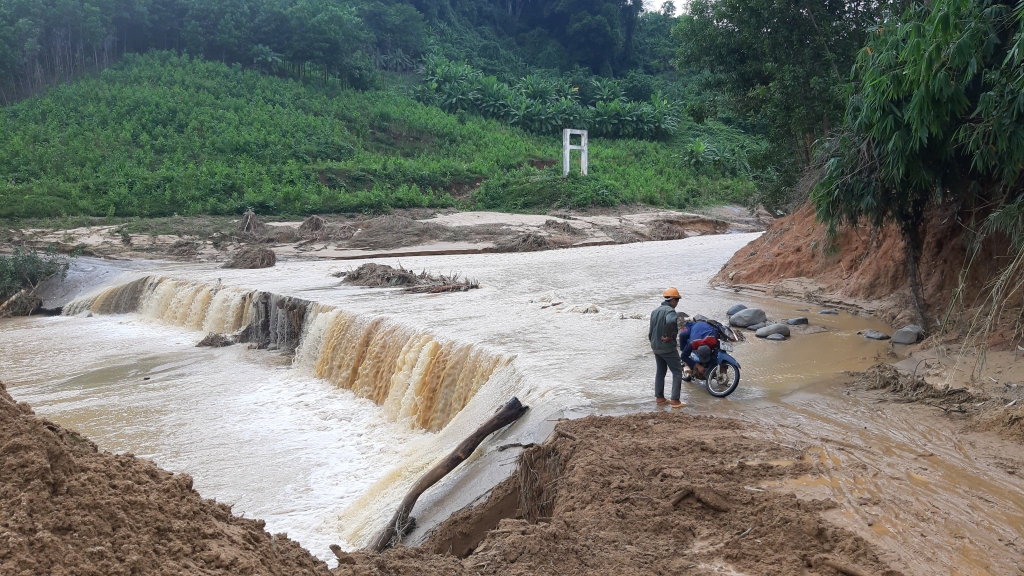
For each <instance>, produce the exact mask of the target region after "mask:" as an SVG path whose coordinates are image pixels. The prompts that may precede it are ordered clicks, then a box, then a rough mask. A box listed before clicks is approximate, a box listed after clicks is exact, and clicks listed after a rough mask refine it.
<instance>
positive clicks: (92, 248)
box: [0, 206, 771, 262]
mask: <svg viewBox="0 0 1024 576" xmlns="http://www.w3.org/2000/svg"><path fill="white" fill-rule="evenodd" d="M323 218H324V224H325V226H324V227H323V228H322V229H318V230H316V231H311V230H308V229H307V228H308V226H307V227H306V228H303V226H302V221H300V220H296V221H280V220H279V219H277V220H276V221H275V219H273V218H271V219H263V218H259V220H260V222H259V225H258V226H257V227H256V229H255V231H254V232H243V231H241V230H239V222H240V218H239V217H227V216H224V217H221V216H194V217H173V218H153V219H144V220H143V219H137V220H127V221H121V222H117V223H114V222H107V221H106V220H105V219H88V218H79V219H74V220H67V221H60V220H56V221H45V222H42V221H41V222H7V223H6V224H4V225H3V226H0V250H2V248H3V247H4V246H5V245H6V246H11V245H14V244H24V245H28V246H32V247H37V248H42V247H45V246H48V245H56V246H57V247H58V248H59V249H60V250H62V251H66V252H70V251H72V250H76V249H77V250H78V251H79V252H81V253H83V254H85V255H90V256H100V257H104V258H116V259H140V258H160V259H172V260H182V261H213V262H221V261H223V262H227V261H230V260H231V259H232V257H233V256H234V254H235V253H236V252H237V251H238V250H240V249H242V248H244V247H248V246H254V245H255V246H261V247H267V248H271V249H272V250H273V251H274V252H275V253H276V255H277V257H279V258H283V259H339V260H345V259H357V258H368V257H378V256H379V257H383V256H393V255H407V256H411V255H421V254H459V253H475V252H517V251H532V250H548V249H557V248H568V247H572V246H587V245H600V244H621V243H629V242H642V241H650V240H676V239H680V238H686V237H689V236H699V235H704V234H719V233H724V232H752V231H760V230H764V228H765V226H766V225H767V223H768V222H770V221H771V216H769V215H768V214H767V213H765V212H764V211H763V210H762V211H759V212H757V213H754V214H751V213H750V212H749V211H748V210H747V209H745V208H740V207H736V206H719V207H714V208H711V209H708V210H706V211H704V212H703V213H700V214H692V213H684V212H676V211H670V210H660V209H656V208H651V207H647V206H633V207H621V208H617V209H614V210H613V209H602V210H591V211H588V212H582V213H575V212H568V211H565V212H553V213H551V214H547V215H539V214H501V213H497V212H457V211H452V210H446V211H432V210H425V209H417V210H399V211H395V212H394V213H392V214H387V215H383V216H369V215H326V216H324V217H323ZM318 228H319V227H318Z"/></svg>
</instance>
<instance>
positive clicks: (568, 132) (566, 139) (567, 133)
mask: <svg viewBox="0 0 1024 576" xmlns="http://www.w3.org/2000/svg"><path fill="white" fill-rule="evenodd" d="M576 134H579V136H580V145H579V146H574V145H573V144H572V143H571V142H572V137H573V136H574V135H576ZM572 150H579V151H580V173H581V174H583V175H584V176H586V175H587V155H588V154H587V152H588V146H587V131H586V130H573V129H572V128H566V129H564V130H562V178H565V177H566V176H568V175H569V157H570V152H571V151H572Z"/></svg>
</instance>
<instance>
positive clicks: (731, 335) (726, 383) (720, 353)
mask: <svg viewBox="0 0 1024 576" xmlns="http://www.w3.org/2000/svg"><path fill="white" fill-rule="evenodd" d="M694 320H697V321H700V322H707V323H708V324H711V325H712V326H714V327H715V330H717V331H718V335H719V336H718V340H719V342H718V346H715V347H714V348H713V349H712V350H711V360H710V361H709V362H707V364H706V365H705V364H704V363H701V362H700V359H699V358H698V357H697V352H696V351H693V352H691V353H690V359H691V360H693V361H694V363H695V365H696V366H701V367H702V368H703V369H704V373H703V375H698V374H697V372H696V371H694V372H693V373H691V376H692V377H693V378H694V379H695V380H699V381H701V382H703V384H704V385H705V386H706V387H707V389H708V393H709V394H711V395H712V396H714V397H716V398H725V397H726V396H728V395H729V394H732V393H733V392H735V391H736V387H738V386H739V385H740V363H739V362H737V361H736V359H735V358H733V357H732V356H731V355H730V354H729V352H732V344H730V342H739V341H740V340H742V339H743V336H742V335H740V334H739V333H738V332H735V331H733V330H732V329H731V328H729V327H728V326H725V325H724V324H722V323H721V322H717V321H715V320H710V319H708V318H705V317H703V316H700V315H698V316H695V317H694ZM708 366H710V367H711V368H710V369H708Z"/></svg>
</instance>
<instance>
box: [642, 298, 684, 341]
mask: <svg viewBox="0 0 1024 576" xmlns="http://www.w3.org/2000/svg"><path fill="white" fill-rule="evenodd" d="M676 320H677V316H676V311H675V308H672V306H670V305H669V303H668V300H665V301H664V302H662V303H661V306H658V307H657V308H655V309H654V312H651V329H650V330H649V331H648V332H647V337H648V338H649V339H650V340H651V350H654V351H655V352H675V351H676V331H677V329H676ZM662 336H668V337H669V338H670V339H671V340H669V341H668V342H662V341H661V337H662Z"/></svg>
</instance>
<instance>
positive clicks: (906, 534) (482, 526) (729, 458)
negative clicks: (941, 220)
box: [0, 349, 1024, 576]
mask: <svg viewBox="0 0 1024 576" xmlns="http://www.w3.org/2000/svg"><path fill="white" fill-rule="evenodd" d="M950 351H951V349H947V350H946V352H947V353H948V352H950ZM950 362H952V363H951V364H950ZM1020 364H1021V363H1018V362H1016V360H1015V358H1014V356H1013V354H1012V353H1008V352H1004V353H993V354H990V355H989V357H988V358H987V359H986V365H985V367H984V368H983V369H982V370H981V372H980V373H978V372H977V370H976V369H975V368H974V367H973V366H971V365H970V364H969V363H968V362H966V361H964V360H961V361H960V363H959V364H958V363H957V362H956V361H955V359H953V358H949V359H945V360H944V359H943V358H942V354H940V353H938V352H937V351H936V350H934V349H929V350H918V351H914V353H913V355H912V356H911V357H910V358H909V359H908V360H905V361H904V362H902V363H900V364H898V366H899V367H898V368H896V367H893V366H891V365H888V364H882V365H880V366H878V367H876V368H873V369H871V370H869V371H867V372H865V373H862V374H850V375H848V376H847V377H845V378H843V379H840V380H833V381H830V382H828V383H827V386H828V387H829V388H830V389H835V387H836V386H841V387H843V388H842V389H843V390H845V394H846V396H845V398H846V400H843V398H844V396H838V397H837V396H835V394H834V392H833V393H831V394H830V395H827V396H824V397H823V398H825V399H826V401H825V403H818V404H813V405H810V406H809V407H807V408H803V409H802V410H811V411H813V412H815V413H817V416H816V418H815V419H814V420H808V419H807V418H802V417H799V410H801V409H800V408H798V409H797V414H796V415H794V413H792V412H789V413H784V412H783V411H784V410H791V408H784V407H783V406H784V405H786V404H795V405H799V404H800V403H801V402H802V400H800V399H799V398H795V399H793V400H790V401H786V402H783V403H782V404H777V405H776V406H775V407H769V408H766V409H763V410H749V409H740V408H737V410H738V412H737V416H738V417H736V418H729V417H709V416H700V415H694V414H692V413H688V412H692V411H673V410H669V409H663V410H657V411H654V412H650V413H642V414H633V415H628V416H619V417H588V418H584V419H580V420H571V421H569V420H566V421H562V422H559V424H558V426H557V428H556V432H555V433H554V435H553V436H552V438H551V439H550V440H549V441H548V442H546V443H545V444H542V445H539V446H532V447H527V449H525V450H524V451H522V452H521V453H520V454H519V455H518V456H517V455H516V453H517V452H519V449H518V448H517V447H509V448H510V449H509V450H508V451H507V453H508V454H509V456H508V462H507V465H509V466H517V468H518V471H517V472H516V473H514V474H513V476H512V477H511V478H510V479H509V480H507V481H506V482H504V483H503V484H501V485H499V486H498V487H497V488H496V489H494V490H493V491H492V492H491V493H490V495H488V496H487V497H486V498H485V499H484V501H483V502H481V503H479V504H478V505H477V506H476V507H473V508H470V509H465V510H462V511H460V512H458V513H456V514H455V515H454V516H453V517H452V518H451V519H449V520H448V521H446V522H445V523H443V524H442V525H441V526H440V527H439V528H437V529H436V530H435V531H434V533H433V534H432V535H431V536H430V537H429V538H428V539H427V540H426V542H425V543H424V544H423V545H421V546H420V547H417V548H406V547H401V548H399V549H396V550H392V551H389V552H387V553H385V554H383V555H370V554H362V553H358V552H357V553H353V554H350V555H346V554H342V555H341V563H340V565H338V566H337V567H336V568H334V570H333V572H334V573H335V574H338V575H350V574H351V575H355V574H394V575H399V574H409V575H412V574H424V575H426V576H432V575H436V574H446V575H447V574H480V575H486V574H523V575H527V574H529V575H533V574H536V575H540V574H553V573H565V574H567V575H571V574H707V575H712V574H716V575H717V574H733V575H753V576H757V575H769V574H771V575H784V576H785V575H797V574H799V575H808V576H810V575H828V576H831V575H836V574H873V575H883V574H889V575H894V574H901V573H902V574H920V575H925V574H944V573H950V574H952V573H960V574H1013V573H1017V572H1014V570H1017V571H1018V572H1019V571H1022V570H1024V560H1022V558H1024V555H1022V554H1021V551H1020V550H1021V549H1022V548H1024V540H1021V534H1024V532H1022V530H1024V518H1022V517H1020V510H1022V509H1024V508H1022V506H1021V505H1020V502H1017V500H1019V499H1020V498H1021V496H1020V494H1022V493H1024V492H1022V488H1024V478H1022V476H1024V444H1022V438H1024V434H1022V430H1024V409H1022V408H1024V407H1022V406H1019V404H1021V403H1022V401H1024V373H1022V371H1021V368H1020ZM972 369H973V370H975V371H974V378H973V379H971V378H970V377H969V375H965V374H961V372H965V371H970V370H972ZM914 370H916V374H915V373H914V372H913V371H914ZM801 395H804V396H806V393H801ZM798 396H800V395H798ZM748 408H749V407H748ZM829 414H832V416H829ZM829 418H834V419H835V426H830V425H829V424H828V422H829ZM861 428H863V429H864V431H863V432H862V431H861ZM869 428H870V429H871V432H874V431H876V430H877V431H879V434H880V435H872V434H870V433H869ZM331 564H332V565H334V563H333V562H332V563H331ZM844 570H845V572H843V571H844ZM0 573H3V574H43V573H47V574H326V573H327V566H326V565H324V564H323V563H322V562H320V561H318V560H317V559H316V558H314V557H313V556H312V555H310V554H309V553H308V552H307V551H305V550H303V549H302V548H300V546H299V545H298V544H296V543H294V542H292V541H290V540H288V539H287V537H286V536H285V535H280V534H279V535H275V536H272V535H270V534H267V533H266V532H265V531H264V530H263V524H262V522H260V521H258V520H249V519H244V518H238V517H235V516H233V515H231V513H230V509H229V508H228V507H227V506H224V505H222V504H218V503H216V502H214V501H212V500H204V499H203V498H202V497H201V496H200V495H199V494H197V493H196V492H195V491H194V490H192V489H191V485H190V479H189V478H188V476H186V475H181V474H177V475H175V474H171V473H169V472H165V471H163V470H160V469H159V468H157V467H156V466H155V465H153V464H152V463H151V462H148V461H144V460H140V459H137V458H135V457H134V456H132V455H130V454H123V455H112V454H108V453H102V452H98V451H97V450H96V447H95V446H94V445H93V444H92V443H91V442H89V440H88V439H86V438H82V437H81V436H80V435H78V434H76V433H75V432H74V431H70V430H67V429H64V428H62V427H60V426H57V425H54V424H52V423H50V422H48V421H46V420H44V419H42V418H39V417H37V416H35V415H33V414H32V413H31V410H30V408H29V407H28V406H26V405H24V404H20V405H19V404H15V403H14V401H13V400H12V399H11V398H10V396H9V395H7V393H6V391H5V390H3V389H2V387H0Z"/></svg>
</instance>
